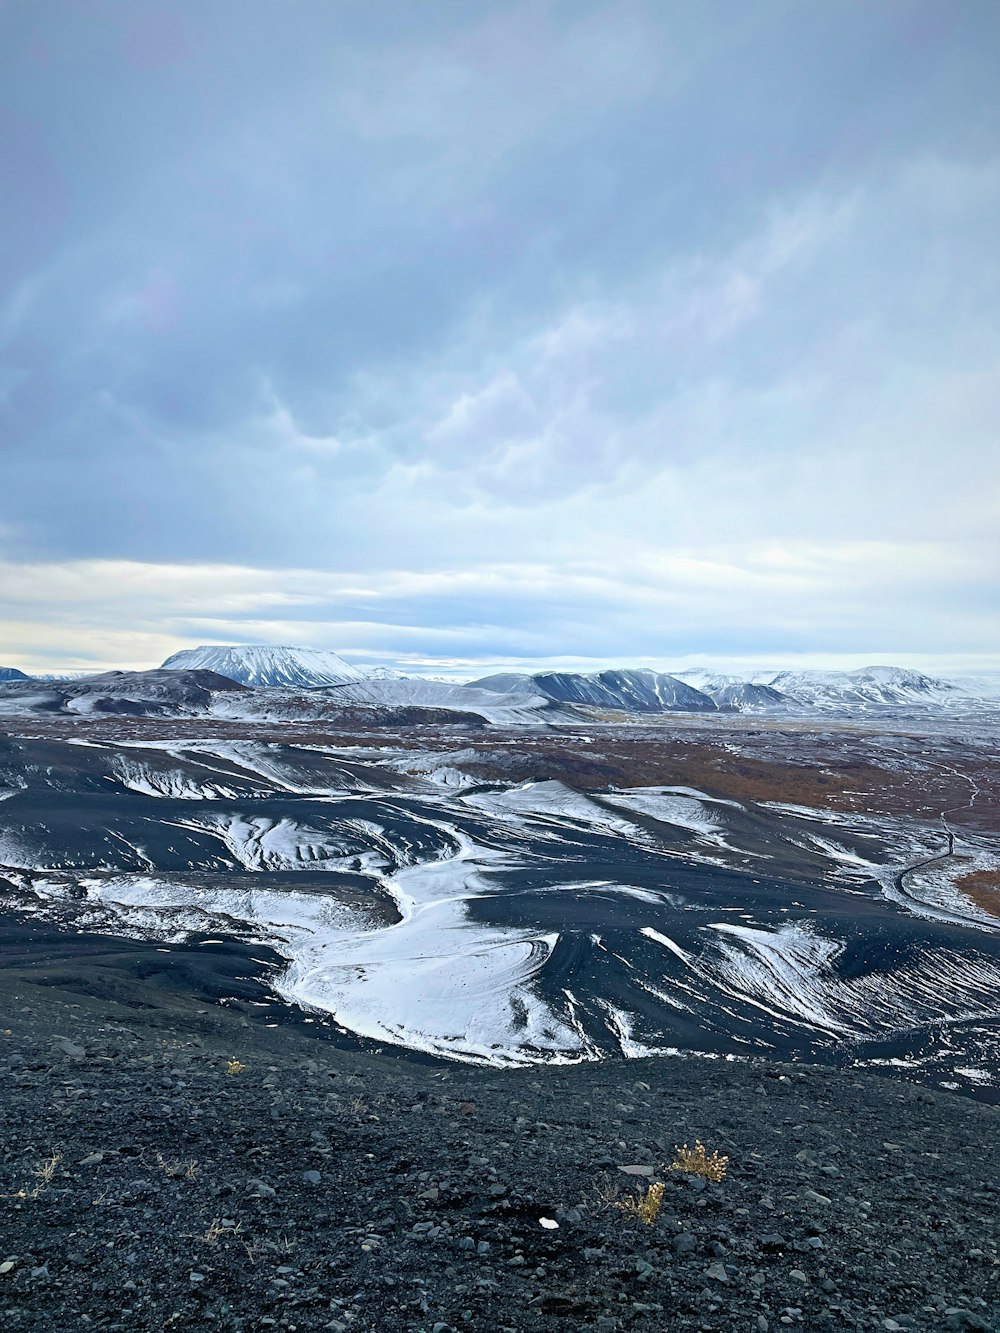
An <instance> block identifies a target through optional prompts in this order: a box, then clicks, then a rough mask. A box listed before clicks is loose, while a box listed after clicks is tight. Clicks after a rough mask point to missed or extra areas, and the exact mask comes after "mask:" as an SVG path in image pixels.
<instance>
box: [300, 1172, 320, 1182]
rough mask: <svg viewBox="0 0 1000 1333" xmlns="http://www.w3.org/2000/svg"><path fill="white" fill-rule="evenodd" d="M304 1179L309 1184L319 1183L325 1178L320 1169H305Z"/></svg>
mask: <svg viewBox="0 0 1000 1333" xmlns="http://www.w3.org/2000/svg"><path fill="white" fill-rule="evenodd" d="M302 1179H303V1180H304V1181H305V1182H306V1184H307V1185H318V1184H319V1182H320V1181H321V1180H322V1179H323V1177H322V1176H321V1175H320V1173H319V1172H318V1171H303V1172H302Z"/></svg>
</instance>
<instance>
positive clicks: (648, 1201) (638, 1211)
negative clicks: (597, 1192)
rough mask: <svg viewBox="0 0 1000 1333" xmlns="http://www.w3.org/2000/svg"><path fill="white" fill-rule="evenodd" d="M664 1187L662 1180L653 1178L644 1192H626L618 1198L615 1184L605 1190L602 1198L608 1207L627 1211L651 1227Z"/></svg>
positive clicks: (656, 1215) (659, 1205) (661, 1202)
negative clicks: (622, 1196)
mask: <svg viewBox="0 0 1000 1333" xmlns="http://www.w3.org/2000/svg"><path fill="white" fill-rule="evenodd" d="M665 1189H666V1185H664V1183H663V1181H662V1180H654V1181H653V1183H652V1185H650V1186H649V1188H648V1189H647V1190H646V1192H645V1193H642V1192H640V1193H639V1194H637V1195H635V1194H626V1195H625V1197H624V1198H620V1197H619V1195H618V1189H617V1186H612V1188H611V1189H610V1190H607V1191H605V1193H604V1195H603V1199H604V1202H605V1203H606V1204H607V1205H608V1207H610V1208H617V1209H618V1210H619V1211H620V1212H623V1213H627V1214H628V1216H629V1217H637V1218H638V1219H639V1221H640V1222H645V1224H646V1226H648V1227H651V1226H652V1225H653V1223H654V1222H655V1221H656V1219H657V1217H658V1216H659V1214H660V1208H661V1206H662V1204H663V1192H664V1190H665Z"/></svg>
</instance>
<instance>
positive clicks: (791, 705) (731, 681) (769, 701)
mask: <svg viewBox="0 0 1000 1333" xmlns="http://www.w3.org/2000/svg"><path fill="white" fill-rule="evenodd" d="M677 678H678V680H683V681H685V682H686V683H687V684H688V685H691V686H693V687H694V689H696V690H700V691H701V692H702V694H707V695H708V696H709V697H710V698H712V699H714V700H715V702H716V704H717V705H718V707H719V708H720V709H722V710H724V711H725V712H734V713H763V712H769V711H772V710H780V709H783V708H787V709H795V708H798V707H799V704H798V701H797V700H795V699H793V698H791V697H790V696H789V695H787V694H782V693H781V692H780V691H779V690H776V689H774V688H773V686H771V685H761V684H755V683H754V682H753V681H749V680H742V679H741V678H740V677H739V676H724V675H720V674H719V673H718V672H715V671H708V670H705V669H704V668H700V667H696V668H693V669H692V670H691V671H678V672H677Z"/></svg>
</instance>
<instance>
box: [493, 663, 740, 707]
mask: <svg viewBox="0 0 1000 1333" xmlns="http://www.w3.org/2000/svg"><path fill="white" fill-rule="evenodd" d="M470 684H471V686H472V687H473V688H478V689H484V690H492V691H497V692H504V693H514V694H541V695H543V696H544V697H545V698H547V699H553V700H555V701H556V702H557V703H563V704H588V705H590V706H591V707H594V708H614V709H619V710H623V711H625V712H629V713H668V712H685V713H703V712H714V711H715V710H716V707H717V705H716V702H715V700H714V699H712V698H711V697H710V696H709V695H707V694H704V693H702V691H701V690H696V689H694V688H693V687H692V686H691V685H688V684H686V683H685V682H684V681H682V680H678V679H677V677H676V676H667V675H665V674H664V673H663V672H660V671H646V670H637V671H629V670H618V671H599V672H595V673H593V674H590V675H585V674H583V673H581V672H575V671H540V672H536V673H535V674H534V675H530V676H526V675H519V674H518V673H516V672H501V673H500V674H498V675H495V676H486V677H484V679H482V680H476V681H471V682H470ZM466 688H468V687H466Z"/></svg>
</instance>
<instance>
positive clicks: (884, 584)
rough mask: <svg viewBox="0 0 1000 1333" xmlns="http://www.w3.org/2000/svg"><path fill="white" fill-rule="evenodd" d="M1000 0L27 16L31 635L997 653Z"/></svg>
mask: <svg viewBox="0 0 1000 1333" xmlns="http://www.w3.org/2000/svg"><path fill="white" fill-rule="evenodd" d="M998 58H1000V6H997V5H996V4H995V3H993V0H940V2H938V0H903V2H897V0H875V2H874V3H873V2H872V0H858V2H857V3H855V2H854V0H824V2H823V3H805V2H804V0H795V2H794V3H790V2H789V0H741V2H740V3H739V4H734V3H733V2H732V0H722V2H721V3H718V2H717V0H698V3H697V4H694V3H691V0H615V2H614V3H606V2H598V0H529V2H528V3H518V0H503V2H502V3H492V2H491V0H476V3H474V4H470V3H468V0H420V3H413V0H380V2H379V3H375V4H373V3H371V0H363V3H354V0H281V3H278V2H277V0H169V2H168V3H158V2H157V0H86V2H85V0H0V198H2V200H3V204H2V207H0V664H3V665H9V666H17V667H21V668H22V669H24V670H29V671H30V670H43V669H47V670H54V671H59V670H85V669H94V670H97V669H102V668H105V667H109V666H119V667H149V666H155V665H157V664H158V663H159V662H160V661H161V660H162V659H163V658H164V657H165V656H167V655H168V654H169V653H171V652H174V651H176V650H178V649H180V648H184V647H190V646H193V645H196V644H200V643H260V642H275V643H292V644H301V645H305V646H311V647H317V648H330V649H333V650H335V651H337V652H340V653H341V654H342V655H343V656H345V657H347V658H349V659H350V660H353V661H355V662H358V663H372V664H381V665H388V666H395V667H398V668H401V669H403V670H404V671H412V672H414V673H426V674H446V675H463V674H464V675H471V676H474V675H477V674H485V673H486V672H487V671H490V670H495V669H501V668H508V667H513V668H518V669H524V670H530V669H535V668H537V667H543V666H550V665H575V666H580V667H595V668H596V667H602V666H607V665H626V664H628V665H655V666H663V667H667V668H669V667H670V666H674V667H676V668H678V669H679V668H681V667H683V666H691V665H694V664H696V663H707V664H709V665H716V666H719V665H734V666H740V665H745V666H755V667H760V666H764V665H774V666H775V667H779V666H789V665H797V664H799V665H833V666H836V665H844V666H859V665H863V664H865V663H867V662H870V661H882V662H886V661H888V662H896V663H901V664H905V665H914V666H923V667H925V668H930V669H932V670H935V669H937V670H942V671H945V672H947V671H958V670H970V671H971V670H984V669H985V670H992V669H997V668H1000V614H998V612H1000V595H998V594H1000V247H998V245H997V219H998V217H1000V80H998V79H997V78H996V69H997V63H998Z"/></svg>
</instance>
